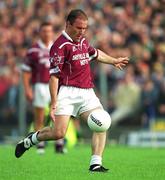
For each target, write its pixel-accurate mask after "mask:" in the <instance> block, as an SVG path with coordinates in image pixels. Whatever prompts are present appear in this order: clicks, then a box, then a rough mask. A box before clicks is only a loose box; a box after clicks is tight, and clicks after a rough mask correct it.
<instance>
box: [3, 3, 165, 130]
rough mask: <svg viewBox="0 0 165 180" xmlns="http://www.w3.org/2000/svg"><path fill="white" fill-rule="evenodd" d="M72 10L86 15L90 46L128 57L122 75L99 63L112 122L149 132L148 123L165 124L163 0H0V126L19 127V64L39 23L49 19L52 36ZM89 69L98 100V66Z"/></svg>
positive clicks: (35, 38)
mask: <svg viewBox="0 0 165 180" xmlns="http://www.w3.org/2000/svg"><path fill="white" fill-rule="evenodd" d="M73 8H81V9H83V10H84V11H85V12H86V13H87V14H88V16H89V28H88V32H87V37H88V38H89V41H90V42H91V44H92V45H94V46H95V47H97V48H99V49H101V50H103V51H105V52H107V53H108V54H110V55H111V56H114V57H121V56H128V57H130V64H129V66H128V67H127V68H126V69H125V70H124V71H119V70H116V69H115V68H114V67H112V66H108V65H102V68H103V70H104V73H105V74H106V77H107V85H108V86H107V87H108V98H107V100H108V111H109V112H110V113H111V115H112V119H113V123H114V124H120V123H122V122H123V123H124V122H125V123H126V125H129V124H132V125H140V127H141V128H148V127H149V125H150V122H151V121H153V120H157V119H159V120H160V121H161V122H163V121H165V18H164V17H165V11H164V1H163V0H102V1H100V0H1V1H0V125H3V124H5V125H7V126H10V125H17V124H18V102H19V93H20V92H19V86H20V83H21V81H20V75H21V71H20V66H21V63H22V62H23V60H24V58H25V55H26V51H27V48H28V47H29V46H30V45H31V44H33V43H34V42H35V41H36V40H37V38H38V27H39V24H40V22H41V21H51V22H52V23H53V25H54V31H55V37H54V38H56V37H57V36H58V35H59V33H60V32H61V31H62V30H63V29H64V28H65V17H66V15H67V14H68V12H69V11H70V10H71V9H73ZM92 68H93V72H94V80H95V84H96V91H97V94H98V96H101V95H100V91H99V88H98V87H99V84H100V83H101V82H100V81H99V66H97V65H96V66H95V64H93V66H92ZM27 119H28V118H27ZM124 120H126V121H124ZM163 126H164V125H163ZM156 127H157V126H154V128H156ZM161 128H162V127H161Z"/></svg>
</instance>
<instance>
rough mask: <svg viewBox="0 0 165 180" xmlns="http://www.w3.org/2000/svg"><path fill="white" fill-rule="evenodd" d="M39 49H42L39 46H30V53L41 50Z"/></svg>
mask: <svg viewBox="0 0 165 180" xmlns="http://www.w3.org/2000/svg"><path fill="white" fill-rule="evenodd" d="M39 51H41V50H40V49H39V48H30V49H29V50H28V53H33V52H39Z"/></svg>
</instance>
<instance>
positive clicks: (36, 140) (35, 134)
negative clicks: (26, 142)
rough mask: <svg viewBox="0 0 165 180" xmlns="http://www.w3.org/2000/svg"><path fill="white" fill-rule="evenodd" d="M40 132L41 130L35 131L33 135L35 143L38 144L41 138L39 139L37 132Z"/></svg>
mask: <svg viewBox="0 0 165 180" xmlns="http://www.w3.org/2000/svg"><path fill="white" fill-rule="evenodd" d="M38 133H39V131H37V132H35V133H34V134H33V135H32V143H33V144H38V143H39V140H38V139H37V134H38Z"/></svg>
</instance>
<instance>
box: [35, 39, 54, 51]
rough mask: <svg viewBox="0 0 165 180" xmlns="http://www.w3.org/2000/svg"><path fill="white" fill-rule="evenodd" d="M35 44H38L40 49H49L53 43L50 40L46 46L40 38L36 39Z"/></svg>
mask: <svg viewBox="0 0 165 180" xmlns="http://www.w3.org/2000/svg"><path fill="white" fill-rule="evenodd" d="M37 44H38V45H39V47H40V48H42V49H46V50H50V48H51V47H52V45H53V41H51V42H50V43H49V45H48V47H46V46H45V44H44V42H43V41H42V40H41V39H40V40H38V42H37Z"/></svg>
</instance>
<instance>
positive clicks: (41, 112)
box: [34, 107, 45, 154]
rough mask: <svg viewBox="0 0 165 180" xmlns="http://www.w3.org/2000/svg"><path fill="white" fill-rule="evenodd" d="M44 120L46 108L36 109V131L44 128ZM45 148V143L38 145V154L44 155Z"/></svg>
mask: <svg viewBox="0 0 165 180" xmlns="http://www.w3.org/2000/svg"><path fill="white" fill-rule="evenodd" d="M44 118H45V108H42V107H34V130H35V131H39V130H40V129H42V128H43V127H44ZM44 147H45V142H43V141H42V142H40V143H38V144H37V153H39V154H43V153H44V152H45V151H44Z"/></svg>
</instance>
